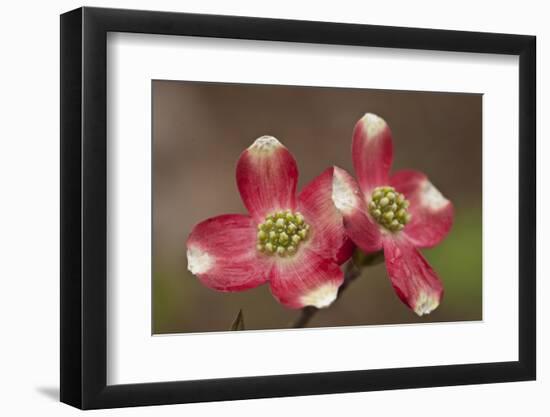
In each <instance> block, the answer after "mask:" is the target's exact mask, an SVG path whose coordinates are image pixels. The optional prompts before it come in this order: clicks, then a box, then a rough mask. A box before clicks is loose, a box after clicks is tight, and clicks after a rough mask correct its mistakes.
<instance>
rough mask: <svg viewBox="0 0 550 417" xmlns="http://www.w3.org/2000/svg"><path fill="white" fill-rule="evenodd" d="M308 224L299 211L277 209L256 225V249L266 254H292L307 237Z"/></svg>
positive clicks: (282, 255)
mask: <svg viewBox="0 0 550 417" xmlns="http://www.w3.org/2000/svg"><path fill="white" fill-rule="evenodd" d="M309 232H310V228H309V225H308V224H307V223H306V222H305V221H304V216H302V215H301V214H300V213H298V212H296V213H293V212H292V211H290V210H286V211H278V212H276V213H273V214H270V215H269V216H267V217H266V218H265V220H264V222H263V223H261V224H259V225H258V242H257V245H256V247H257V249H258V251H260V252H262V253H265V254H266V255H275V254H277V255H279V256H281V257H284V256H292V255H294V254H295V253H296V252H297V251H298V248H299V246H300V244H301V243H302V242H303V241H305V240H306V239H307V238H308V235H309Z"/></svg>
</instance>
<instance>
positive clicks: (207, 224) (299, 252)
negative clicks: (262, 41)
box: [187, 136, 354, 308]
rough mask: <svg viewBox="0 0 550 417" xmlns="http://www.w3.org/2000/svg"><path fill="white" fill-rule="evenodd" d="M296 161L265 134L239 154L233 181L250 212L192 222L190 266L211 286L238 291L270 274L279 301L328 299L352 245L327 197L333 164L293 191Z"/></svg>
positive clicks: (298, 303)
mask: <svg viewBox="0 0 550 417" xmlns="http://www.w3.org/2000/svg"><path fill="white" fill-rule="evenodd" d="M297 181H298V168H297V166H296V161H295V160H294V157H293V156H292V154H291V153H290V152H289V151H288V149H287V148H286V147H285V146H283V145H282V144H281V143H280V142H279V141H278V140H277V139H275V138H274V137H271V136H262V137H260V138H258V139H257V140H256V141H255V142H254V143H253V144H252V145H251V146H250V147H249V148H248V149H246V150H245V151H244V152H243V153H242V154H241V156H240V158H239V161H238V163H237V186H238V189H239V192H240V195H241V198H242V200H243V203H244V205H245V207H246V208H247V210H248V212H249V215H243V214H224V215H221V216H217V217H213V218H210V219H207V220H204V221H203V222H201V223H199V224H197V225H196V226H195V227H194V228H193V230H192V231H191V234H190V235H189V238H188V240H187V262H188V268H189V270H190V271H191V272H192V273H193V274H195V275H196V276H197V277H198V278H199V279H200V281H201V282H202V283H203V284H204V285H206V286H207V287H209V288H212V289H215V290H218V291H243V290H247V289H250V288H253V287H256V286H258V285H261V284H264V283H266V282H269V284H270V288H271V292H272V294H273V296H274V297H275V298H276V299H277V300H278V301H279V302H280V303H281V304H283V305H284V306H286V307H289V308H301V307H304V306H315V307H317V308H322V307H327V306H329V305H330V304H331V303H332V302H333V301H334V300H335V299H336V296H337V294H338V288H339V287H340V285H341V284H342V282H343V274H342V271H341V269H340V265H341V264H342V263H344V262H345V261H346V260H347V259H349V257H350V256H351V253H352V251H353V248H354V245H353V243H352V242H351V241H350V240H349V239H348V238H347V236H346V234H345V231H344V227H343V223H342V217H341V215H340V213H339V211H338V210H337V209H336V207H334V204H333V201H332V183H333V168H328V169H327V170H325V171H324V172H323V173H322V174H321V175H319V176H318V177H317V178H315V179H314V180H313V181H311V182H310V183H309V184H308V185H307V186H306V187H305V188H304V189H303V190H302V192H301V193H300V194H299V195H298V196H296V184H297Z"/></svg>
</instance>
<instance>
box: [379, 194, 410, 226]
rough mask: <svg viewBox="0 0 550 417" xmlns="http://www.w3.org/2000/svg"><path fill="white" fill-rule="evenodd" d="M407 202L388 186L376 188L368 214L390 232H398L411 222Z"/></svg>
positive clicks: (401, 195)
mask: <svg viewBox="0 0 550 417" xmlns="http://www.w3.org/2000/svg"><path fill="white" fill-rule="evenodd" d="M408 207H409V201H408V200H407V199H406V198H405V196H404V195H403V194H400V193H398V192H397V191H395V188H393V187H389V186H383V187H376V188H375V189H374V191H373V192H372V195H371V200H370V202H369V213H370V215H371V216H372V217H374V219H375V220H376V221H377V223H378V224H379V225H381V226H383V227H384V228H386V229H387V230H389V231H390V232H399V231H400V230H403V228H404V227H405V225H406V224H407V223H409V222H410V221H411V217H412V216H411V214H410V213H409V212H408V211H407V208H408Z"/></svg>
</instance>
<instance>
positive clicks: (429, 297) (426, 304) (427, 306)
mask: <svg viewBox="0 0 550 417" xmlns="http://www.w3.org/2000/svg"><path fill="white" fill-rule="evenodd" d="M438 306H439V297H437V296H436V295H435V294H428V293H426V292H421V293H420V294H419V295H418V299H417V300H416V305H415V307H414V312H415V313H416V314H418V316H420V317H422V316H423V315H425V314H430V313H431V312H432V311H434V310H435V309H436V308H437V307H438Z"/></svg>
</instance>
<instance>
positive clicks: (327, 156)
mask: <svg viewBox="0 0 550 417" xmlns="http://www.w3.org/2000/svg"><path fill="white" fill-rule="evenodd" d="M152 88H153V90H152V91H153V155H154V156H153V277H152V279H153V318H152V327H153V330H152V331H153V333H155V334H158V333H184V332H204V331H220V330H221V331H225V330H228V329H229V327H230V325H231V322H232V321H233V319H234V317H235V316H236V315H237V313H238V311H239V310H240V309H242V310H243V313H244V321H245V326H246V329H273V328H287V327H288V326H289V323H290V322H292V321H293V320H294V319H295V318H296V317H297V315H298V314H299V312H298V311H295V310H288V309H285V308H284V307H282V306H281V305H280V304H278V303H277V302H276V301H275V299H274V298H273V297H272V296H271V294H270V292H269V288H268V286H267V285H264V286H261V287H259V288H256V289H253V290H249V291H245V292H239V293H219V292H215V291H213V290H210V289H208V288H206V287H204V286H202V285H201V284H200V282H199V281H198V280H197V279H196V278H195V277H194V276H193V275H192V274H191V273H190V272H188V271H187V261H186V254H185V253H186V249H185V241H186V238H187V235H188V234H189V232H190V231H191V229H192V227H193V226H194V225H195V224H196V223H197V222H200V221H202V220H204V219H206V218H208V217H212V216H217V215H219V214H224V213H246V210H245V208H244V206H243V204H242V202H241V199H240V196H239V193H238V190H237V187H236V183H235V165H236V162H237V159H238V157H239V155H240V153H241V152H242V151H243V150H244V149H245V148H246V147H248V146H249V145H250V144H251V143H252V142H253V141H254V140H255V139H256V138H257V137H259V136H262V135H272V136H275V137H276V138H278V139H279V140H280V141H281V142H282V143H284V144H285V145H286V146H287V147H288V149H289V150H290V151H291V152H292V153H293V155H294V157H295V158H296V160H297V163H298V168H299V172H300V177H299V183H298V190H300V189H301V187H303V186H304V185H305V184H306V183H308V182H309V181H310V180H312V179H313V178H314V177H315V176H316V175H318V174H320V173H321V172H322V171H323V170H324V169H325V168H327V167H329V166H331V165H337V166H340V167H342V168H345V169H347V170H349V171H350V172H351V173H353V167H352V165H351V151H350V148H351V133H352V130H353V127H354V125H355V123H356V122H357V120H358V119H359V118H360V117H361V116H362V115H363V114H364V113H366V112H372V113H376V114H378V115H380V116H382V117H383V118H384V119H385V120H386V121H387V122H388V124H389V125H390V128H391V129H392V131H393V136H394V165H393V170H398V169H403V168H412V169H417V170H420V171H423V172H425V173H426V174H427V175H428V176H429V177H430V179H431V181H432V182H433V183H434V185H436V187H438V188H439V190H440V191H442V193H443V194H444V195H445V196H446V197H447V198H449V199H451V200H452V201H453V203H454V205H455V210H456V213H455V223H454V227H453V229H452V231H451V233H450V234H449V236H448V237H447V239H446V240H445V241H444V242H443V243H442V244H441V245H439V246H438V247H436V248H434V249H431V250H424V251H423V253H424V254H425V256H426V257H427V258H428V260H429V262H430V263H431V264H432V266H433V267H434V269H435V270H436V271H437V272H438V273H439V275H440V278H441V279H442V281H443V283H444V285H445V297H444V299H443V301H442V303H441V305H440V307H439V308H438V309H437V310H435V311H434V312H433V313H431V314H430V315H428V316H424V317H421V318H419V317H417V316H416V315H415V314H414V313H413V312H412V311H411V310H409V309H408V308H407V307H406V306H405V305H404V304H402V303H401V301H399V299H398V298H397V296H396V295H395V293H394V291H393V289H392V287H391V284H390V281H389V279H388V278H387V275H386V271H385V267H384V265H383V264H381V265H378V266H375V267H370V268H367V269H365V270H364V272H363V274H362V276H361V277H360V278H359V279H357V280H356V281H355V282H353V283H352V284H351V286H350V288H348V290H347V291H346V292H345V293H344V294H343V296H342V297H341V299H340V300H338V302H336V303H335V304H334V305H332V306H331V307H330V308H328V309H326V310H321V311H320V312H318V314H317V315H316V316H315V317H314V319H313V320H312V321H311V322H310V324H309V327H331V326H342V325H368V324H395V323H416V322H438V321H464V320H481V319H482V252H481V250H482V243H481V238H482V226H481V214H482V211H481V201H482V194H481V183H482V182H481V173H482V171H481V146H482V137H481V123H482V117H481V116H482V115H481V112H482V96H481V95H478V94H456V93H452V94H451V93H427V92H414V91H389V90H367V89H348V88H318V87H289V86H270V85H249V84H220V83H199V82H182V81H161V80H158V81H157V80H155V81H153V86H152Z"/></svg>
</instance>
